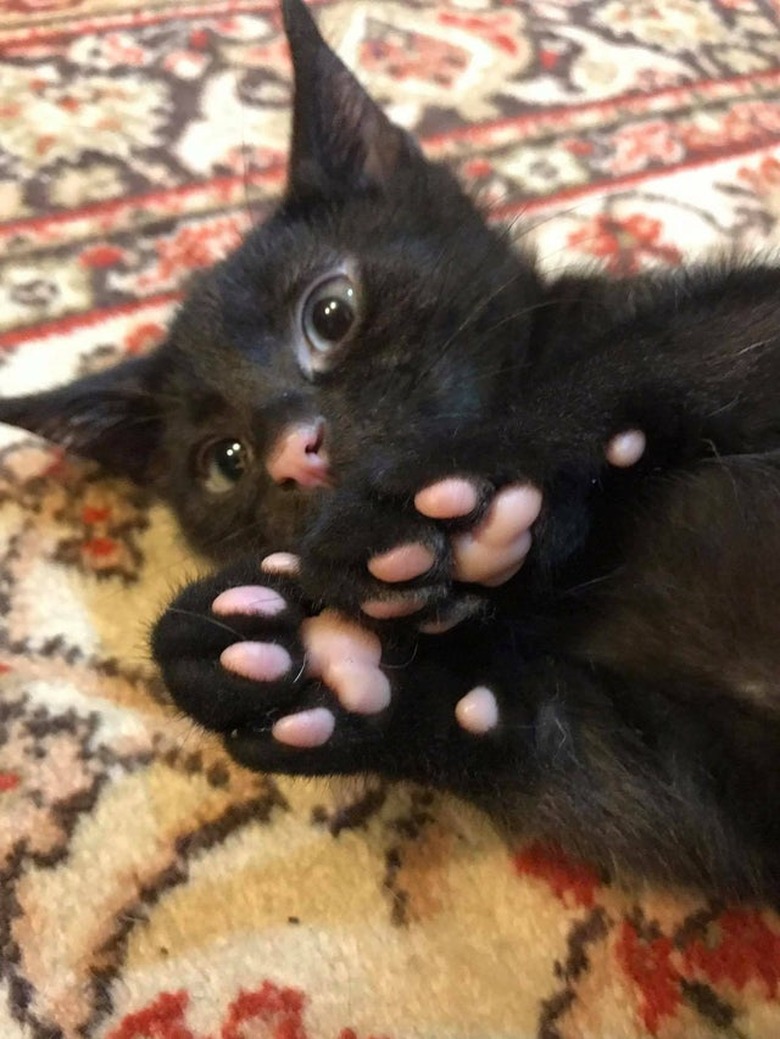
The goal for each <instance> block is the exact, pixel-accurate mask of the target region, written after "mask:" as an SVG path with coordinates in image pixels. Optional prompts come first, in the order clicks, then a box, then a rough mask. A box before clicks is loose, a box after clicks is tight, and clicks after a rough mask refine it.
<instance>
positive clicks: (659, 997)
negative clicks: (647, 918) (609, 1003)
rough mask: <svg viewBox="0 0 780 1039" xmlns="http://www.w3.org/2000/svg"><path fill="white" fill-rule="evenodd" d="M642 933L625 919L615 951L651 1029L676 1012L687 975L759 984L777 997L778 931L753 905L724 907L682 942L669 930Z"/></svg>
mask: <svg viewBox="0 0 780 1039" xmlns="http://www.w3.org/2000/svg"><path fill="white" fill-rule="evenodd" d="M646 930H648V931H649V932H650V933H644V934H643V933H642V932H641V930H640V929H639V928H638V927H637V926H636V925H635V924H634V923H633V922H632V921H630V920H624V921H623V923H622V925H621V928H620V932H619V935H618V939H617V942H616V945H615V955H616V959H617V962H618V964H619V965H620V966H621V967H622V969H623V970H624V971H625V973H626V974H627V975H628V977H629V978H630V979H631V981H632V982H633V983H634V985H635V986H636V988H637V990H638V995H639V1014H640V1016H641V1019H642V1022H643V1024H644V1026H645V1028H647V1030H648V1032H650V1034H651V1035H656V1034H657V1032H658V1030H659V1028H660V1027H661V1025H662V1024H663V1021H664V1020H665V1019H666V1018H669V1017H672V1016H673V1015H674V1014H675V1013H676V1012H677V1009H678V1007H679V1005H680V1003H681V1002H682V1000H683V985H682V982H683V980H685V981H689V982H690V981H696V982H699V983H704V984H706V985H711V986H712V987H713V988H715V989H716V990H718V991H719V992H722V991H723V989H724V988H728V987H731V988H733V989H736V990H737V991H739V992H741V991H742V990H744V989H745V988H746V987H747V986H748V985H749V984H750V983H751V982H752V983H756V984H759V985H760V986H761V988H762V989H763V993H764V997H765V998H766V999H772V1000H775V999H777V998H778V986H779V984H780V933H778V932H777V931H775V930H773V929H772V928H771V927H770V926H769V925H768V923H767V922H766V920H765V919H764V917H763V916H762V915H761V914H760V913H759V912H757V911H754V910H737V909H733V910H726V911H724V912H723V913H722V914H721V916H719V917H718V918H717V919H716V920H713V921H711V922H710V923H709V924H708V925H707V927H706V930H705V932H704V933H703V934H702V933H701V932H695V933H694V935H693V937H692V938H690V939H689V940H688V941H687V943H686V944H685V945H683V946H682V947H680V946H679V944H678V943H677V942H676V941H675V940H673V939H672V938H670V937H669V936H668V935H665V934H662V933H658V932H657V931H656V930H650V929H649V928H647V929H646Z"/></svg>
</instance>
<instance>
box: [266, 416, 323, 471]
mask: <svg viewBox="0 0 780 1039" xmlns="http://www.w3.org/2000/svg"><path fill="white" fill-rule="evenodd" d="M324 441H325V423H324V422H323V421H322V419H317V420H316V421H315V422H299V423H296V424H295V425H292V426H285V428H284V429H283V430H282V432H281V433H280V434H279V436H278V437H277V438H276V440H275V441H274V443H273V445H272V447H271V450H270V451H269V452H268V457H267V458H266V462H265V467H266V469H267V470H268V472H269V474H270V476H271V478H272V479H273V480H274V481H275V482H276V483H284V482H285V481H286V480H293V481H294V482H295V483H297V484H298V485H299V486H300V487H328V486H329V485H330V476H329V472H328V455H327V452H326V451H325V446H324Z"/></svg>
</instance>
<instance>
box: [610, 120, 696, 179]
mask: <svg viewBox="0 0 780 1039" xmlns="http://www.w3.org/2000/svg"><path fill="white" fill-rule="evenodd" d="M611 143H612V147H613V148H614V152H613V154H611V155H610V156H609V157H608V158H607V159H606V160H605V161H604V163H603V165H604V167H605V169H608V170H609V172H610V173H612V174H614V175H615V176H618V177H621V176H625V175H627V174H629V173H636V172H637V171H638V170H643V169H646V168H647V167H648V166H649V165H650V164H651V163H654V162H658V163H662V164H664V165H671V164H672V163H674V162H679V160H680V159H682V158H683V156H684V155H685V149H684V147H683V145H682V143H681V142H680V141H679V140H678V138H677V135H676V130H675V128H674V127H673V126H672V124H671V123H669V122H668V121H664V120H662V119H656V120H652V121H648V122H645V123H636V124H634V125H631V124H629V125H628V126H624V127H622V128H621V129H620V130H618V131H617V132H616V133H615V134H613V136H612V138H611Z"/></svg>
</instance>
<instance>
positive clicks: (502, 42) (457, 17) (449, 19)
mask: <svg viewBox="0 0 780 1039" xmlns="http://www.w3.org/2000/svg"><path fill="white" fill-rule="evenodd" d="M439 21H440V22H441V24H442V25H451V26H454V27H455V28H456V29H464V30H465V31H466V32H469V33H473V34H474V35H475V36H481V37H482V38H483V39H486V40H488V41H489V42H490V43H492V44H493V46H494V47H495V48H496V49H497V50H502V51H504V52H505V53H506V54H509V55H511V56H512V57H514V56H515V55H516V54H517V52H518V42H517V41H518V38H519V34H518V32H517V19H516V17H515V16H514V15H513V14H512V13H511V12H509V11H507V12H503V11H502V12H500V13H499V12H497V13H496V14H489V15H479V14H460V13H459V12H457V11H442V13H441V14H440V15H439Z"/></svg>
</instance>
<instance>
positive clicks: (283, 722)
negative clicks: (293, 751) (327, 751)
mask: <svg viewBox="0 0 780 1039" xmlns="http://www.w3.org/2000/svg"><path fill="white" fill-rule="evenodd" d="M335 727H336V719H335V718H334V717H333V715H332V714H331V713H330V711H329V710H328V709H327V708H326V707H313V708H312V709H311V710H310V711H300V712H299V713H298V714H288V715H286V717H284V718H280V719H279V721H278V722H276V724H275V725H274V727H273V729H272V730H271V732H272V734H273V737H274V739H275V740H277V741H278V742H279V743H284V744H286V745H287V746H288V747H301V748H306V747H321V746H322V744H323V743H327V742H328V740H329V739H330V738H331V736H332V735H333V730H334V728H335Z"/></svg>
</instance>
